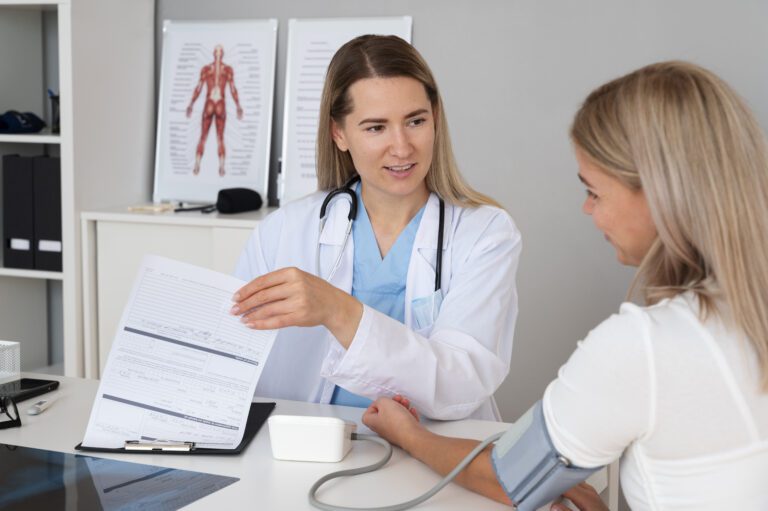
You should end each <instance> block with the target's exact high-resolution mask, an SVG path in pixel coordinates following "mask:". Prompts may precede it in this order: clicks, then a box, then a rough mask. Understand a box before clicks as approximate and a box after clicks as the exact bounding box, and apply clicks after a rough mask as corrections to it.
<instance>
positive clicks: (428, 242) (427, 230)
mask: <svg viewBox="0 0 768 511" xmlns="http://www.w3.org/2000/svg"><path fill="white" fill-rule="evenodd" d="M358 186H360V183H356V184H355V186H354V187H353V188H354V190H355V191H356V190H357V187H358ZM359 207H363V204H362V203H360V205H359ZM349 208H350V204H349V201H348V200H347V199H346V195H343V196H340V197H337V198H335V199H334V200H333V202H331V204H330V205H329V206H328V209H327V216H328V220H327V221H326V222H325V226H324V227H323V232H321V233H320V239H319V242H320V244H321V245H335V246H341V245H342V244H343V243H344V235H345V233H346V231H347V223H348V220H347V217H348V215H349ZM358 214H359V213H358ZM452 221H453V207H452V206H451V205H450V204H446V205H445V225H444V232H443V250H445V249H446V248H447V247H448V246H449V244H450V242H451V240H450V238H451V236H450V233H451V232H453V229H452V228H451V224H452ZM439 225H440V199H439V198H438V196H437V195H436V194H434V193H430V194H429V199H427V204H426V206H425V208H424V215H423V216H422V217H421V222H420V223H419V228H418V230H417V231H416V238H415V239H414V241H413V247H414V248H415V249H420V248H431V249H432V250H434V249H436V248H437V228H438V226H439Z"/></svg>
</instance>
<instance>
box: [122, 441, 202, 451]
mask: <svg viewBox="0 0 768 511" xmlns="http://www.w3.org/2000/svg"><path fill="white" fill-rule="evenodd" d="M194 448H195V442H176V441H172V440H152V441H148V442H143V441H141V440H126V441H125V445H124V449H125V450H126V451H191V450H193V449H194Z"/></svg>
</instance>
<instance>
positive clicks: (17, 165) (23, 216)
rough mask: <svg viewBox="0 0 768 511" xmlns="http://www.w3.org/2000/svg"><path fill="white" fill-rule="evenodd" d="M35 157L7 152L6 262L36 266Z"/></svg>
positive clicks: (4, 157)
mask: <svg viewBox="0 0 768 511" xmlns="http://www.w3.org/2000/svg"><path fill="white" fill-rule="evenodd" d="M32 167H33V159H32V158H26V157H22V156H19V155H6V156H3V264H4V266H5V267H7V268H24V269H32V268H34V267H35V259H34V246H33V243H34V226H35V223H34V203H33V200H34V199H33V196H34V181H33V178H34V174H33V170H32Z"/></svg>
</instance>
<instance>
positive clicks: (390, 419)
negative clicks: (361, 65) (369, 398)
mask: <svg viewBox="0 0 768 511" xmlns="http://www.w3.org/2000/svg"><path fill="white" fill-rule="evenodd" d="M363 424H365V425H366V426H368V427H369V428H370V429H371V430H373V431H374V432H376V433H377V434H378V435H379V436H380V437H382V438H384V439H385V440H387V441H388V442H389V443H391V444H394V445H397V446H399V447H402V448H403V449H405V450H406V451H407V450H408V446H409V445H413V442H416V441H418V440H416V439H417V438H418V436H419V435H420V434H422V433H424V432H426V431H427V430H426V428H424V426H422V425H421V423H420V422H419V414H418V413H417V412H416V409H414V408H412V407H411V405H410V402H409V401H408V399H406V398H404V397H402V396H395V398H394V399H389V398H386V397H382V398H379V399H377V400H376V401H374V402H373V403H372V404H371V406H369V407H368V409H367V410H366V411H365V413H363Z"/></svg>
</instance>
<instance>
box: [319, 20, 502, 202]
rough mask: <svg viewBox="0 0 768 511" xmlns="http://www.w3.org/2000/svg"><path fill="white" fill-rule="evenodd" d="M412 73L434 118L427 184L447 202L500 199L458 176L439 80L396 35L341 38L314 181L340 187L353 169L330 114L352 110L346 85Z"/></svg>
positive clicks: (326, 92)
mask: <svg viewBox="0 0 768 511" xmlns="http://www.w3.org/2000/svg"><path fill="white" fill-rule="evenodd" d="M396 77H409V78H413V79H415V80H417V81H419V82H421V84H422V85H424V89H425V90H426V93H427V97H428V98H429V101H430V103H431V104H432V112H433V116H434V119H435V143H434V144H435V145H434V151H433V156H432V166H431V167H430V168H429V171H428V172H427V177H426V184H427V188H428V189H429V190H430V191H432V192H435V193H437V194H438V195H439V196H440V197H442V198H443V199H444V200H445V201H446V202H448V203H452V204H462V205H465V206H480V205H483V204H489V205H493V206H497V207H501V206H499V204H498V203H497V202H496V201H495V200H493V199H491V198H490V197H488V196H486V195H483V194H482V193H480V192H478V191H476V190H474V189H473V188H472V187H470V186H469V185H468V184H467V183H466V182H465V181H464V179H463V178H462V176H461V174H460V172H459V169H458V166H457V165H456V159H455V158H454V156H453V148H452V147H451V139H450V137H449V135H448V122H447V121H446V119H445V109H444V108H443V101H442V99H441V98H440V92H439V91H438V89H437V83H436V82H435V78H434V77H433V76H432V71H430V69H429V66H427V63H426V62H425V61H424V59H423V58H422V57H421V55H420V54H419V52H418V51H416V49H415V48H414V47H413V46H411V45H410V44H408V43H407V42H405V41H404V40H403V39H401V38H399V37H396V36H380V35H364V36H360V37H357V38H355V39H352V40H351V41H349V42H347V43H346V44H344V45H343V46H342V47H341V48H339V50H338V51H337V52H336V54H335V55H334V56H333V59H332V60H331V63H330V65H329V66H328V72H327V74H326V78H325V85H324V86H323V95H322V99H321V102H320V118H319V124H318V126H319V127H318V132H317V158H316V159H317V161H316V164H317V165H316V166H317V184H318V188H319V189H320V190H332V189H335V188H339V187H341V186H342V185H343V184H344V183H345V182H346V181H347V180H348V179H349V178H350V177H352V176H353V175H354V174H355V173H356V171H355V166H354V164H353V163H352V157H351V156H350V154H349V152H346V151H344V152H342V151H340V150H339V148H338V147H336V144H335V143H334V141H333V138H332V136H331V120H333V121H335V122H336V123H338V124H340V125H341V124H343V123H344V118H345V117H346V116H347V115H348V114H349V113H350V112H351V111H352V101H351V99H350V97H349V88H350V87H351V86H352V84H354V83H355V82H357V81H358V80H363V79H365V78H396Z"/></svg>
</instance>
